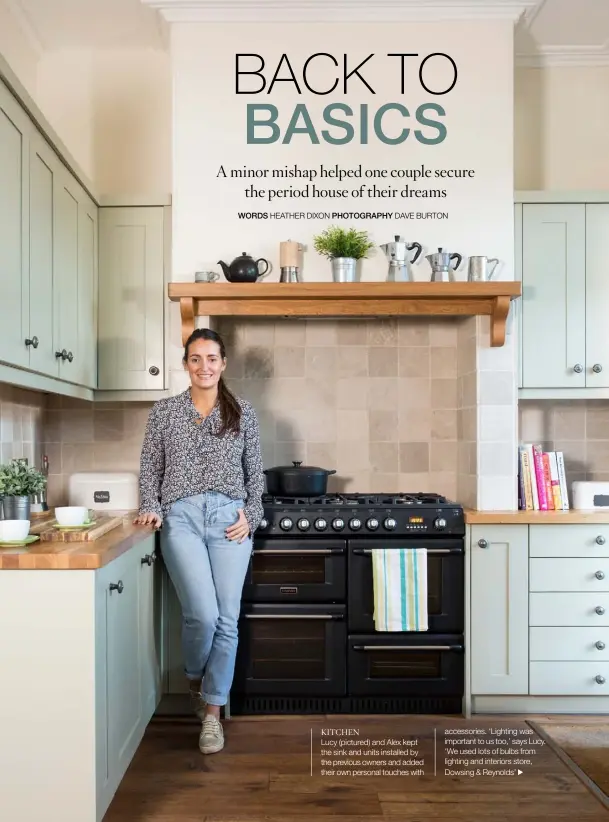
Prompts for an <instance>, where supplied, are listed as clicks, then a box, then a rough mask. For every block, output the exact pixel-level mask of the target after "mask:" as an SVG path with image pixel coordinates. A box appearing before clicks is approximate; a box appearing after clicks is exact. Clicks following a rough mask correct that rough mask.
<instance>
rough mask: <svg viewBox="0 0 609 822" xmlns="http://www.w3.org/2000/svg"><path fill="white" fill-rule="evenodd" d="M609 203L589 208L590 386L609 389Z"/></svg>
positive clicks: (588, 357)
mask: <svg viewBox="0 0 609 822" xmlns="http://www.w3.org/2000/svg"><path fill="white" fill-rule="evenodd" d="M608 236H609V203H594V204H590V205H586V385H587V386H588V387H591V388H607V387H608V386H609V336H608V335H607V320H608V318H609V277H608V272H607V237H608Z"/></svg>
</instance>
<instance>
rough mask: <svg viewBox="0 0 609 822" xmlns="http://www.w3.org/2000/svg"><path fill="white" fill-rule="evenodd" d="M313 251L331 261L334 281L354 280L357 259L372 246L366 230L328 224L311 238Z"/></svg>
mask: <svg viewBox="0 0 609 822" xmlns="http://www.w3.org/2000/svg"><path fill="white" fill-rule="evenodd" d="M313 242H314V245H315V251H317V252H318V253H319V254H322V255H323V256H324V257H328V259H330V260H331V261H332V277H333V279H334V280H335V281H336V282H346V283H350V282H355V280H356V266H357V261H358V260H361V259H362V257H365V256H366V254H367V253H368V251H369V250H370V249H371V248H372V247H373V246H374V243H371V242H370V241H369V239H368V234H367V232H366V231H357V230H356V229H355V228H349V229H345V228H339V227H338V226H330V227H329V228H327V229H326V230H325V231H322V233H321V234H318V235H317V236H316V237H314V238H313Z"/></svg>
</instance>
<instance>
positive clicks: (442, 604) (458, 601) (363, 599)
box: [349, 538, 465, 634]
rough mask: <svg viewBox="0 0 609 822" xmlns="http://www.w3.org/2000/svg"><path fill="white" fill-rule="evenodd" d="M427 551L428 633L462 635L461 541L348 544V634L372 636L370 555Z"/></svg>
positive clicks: (417, 540)
mask: <svg viewBox="0 0 609 822" xmlns="http://www.w3.org/2000/svg"><path fill="white" fill-rule="evenodd" d="M379 548H426V549H427V610H428V617H429V619H428V624H429V631H430V632H431V633H444V634H448V633H459V634H460V633H463V631H464V611H465V590H464V588H465V577H464V567H465V549H464V545H463V540H462V539H418V538H414V539H407V540H399V539H392V540H386V541H385V542H381V541H380V540H366V539H361V540H351V541H350V542H349V632H354V631H356V632H358V633H372V632H373V631H374V630H375V627H374V619H373V613H374V588H373V581H372V551H373V550H375V549H379Z"/></svg>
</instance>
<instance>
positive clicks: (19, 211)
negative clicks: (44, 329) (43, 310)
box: [0, 84, 30, 368]
mask: <svg viewBox="0 0 609 822" xmlns="http://www.w3.org/2000/svg"><path fill="white" fill-rule="evenodd" d="M29 135H30V121H29V120H28V117H27V115H26V114H25V112H24V111H23V110H22V109H21V108H20V106H19V104H18V103H17V101H16V100H15V98H14V97H13V96H12V94H11V93H10V92H9V91H8V89H6V88H5V87H4V86H2V85H1V84H0V215H2V219H0V328H1V329H2V333H1V334H0V361H1V362H4V363H8V364H10V365H17V366H20V367H23V368H26V367H28V365H29V346H28V345H27V344H26V340H27V339H28V333H29V318H28V313H29V304H28V301H29V293H28V286H29V282H28V267H29V236H28V232H29V203H28V180H29V162H30V158H29Z"/></svg>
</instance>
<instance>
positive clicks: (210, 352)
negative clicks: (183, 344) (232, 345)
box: [186, 340, 226, 388]
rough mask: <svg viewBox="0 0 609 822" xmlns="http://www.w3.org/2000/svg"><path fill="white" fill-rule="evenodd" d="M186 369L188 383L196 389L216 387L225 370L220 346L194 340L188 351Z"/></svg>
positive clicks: (209, 341) (210, 341)
mask: <svg viewBox="0 0 609 822" xmlns="http://www.w3.org/2000/svg"><path fill="white" fill-rule="evenodd" d="M186 368H187V369H188V374H189V376H190V381H191V383H192V385H193V386H195V387H196V388H213V387H214V386H216V385H217V384H218V382H219V380H220V377H221V376H222V372H223V371H224V369H225V368H226V360H223V359H222V356H221V354H220V346H219V345H218V343H216V342H214V341H213V340H195V341H194V342H193V343H191V344H190V347H189V349H188V360H187V361H186Z"/></svg>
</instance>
